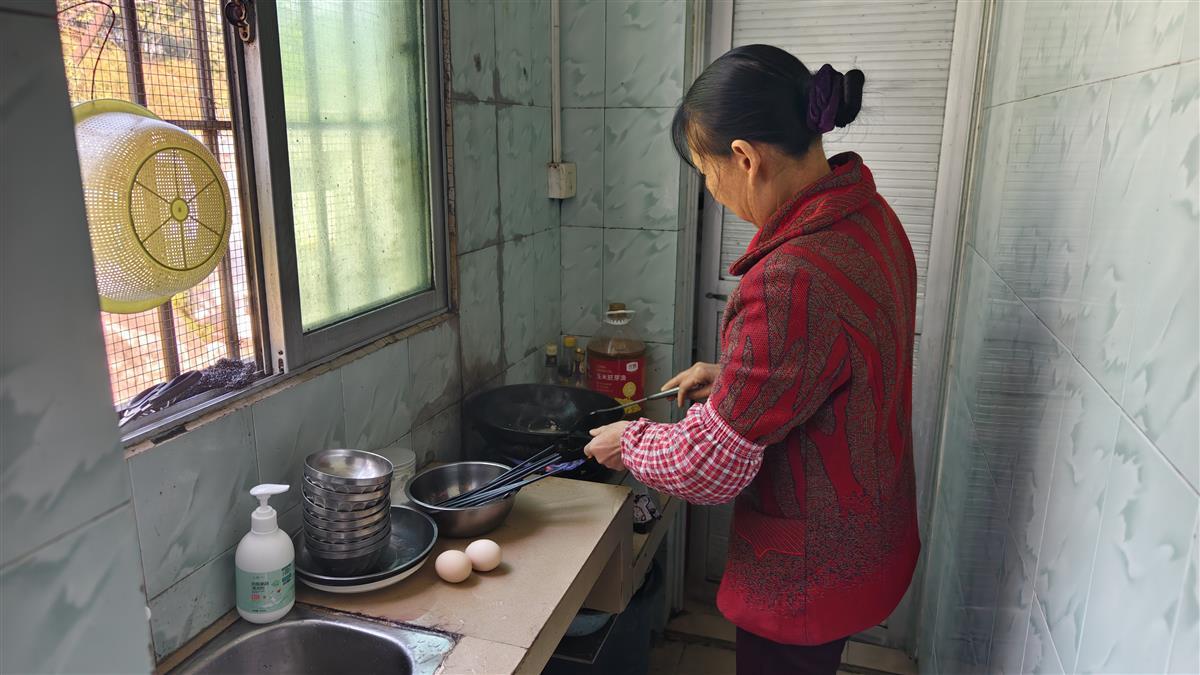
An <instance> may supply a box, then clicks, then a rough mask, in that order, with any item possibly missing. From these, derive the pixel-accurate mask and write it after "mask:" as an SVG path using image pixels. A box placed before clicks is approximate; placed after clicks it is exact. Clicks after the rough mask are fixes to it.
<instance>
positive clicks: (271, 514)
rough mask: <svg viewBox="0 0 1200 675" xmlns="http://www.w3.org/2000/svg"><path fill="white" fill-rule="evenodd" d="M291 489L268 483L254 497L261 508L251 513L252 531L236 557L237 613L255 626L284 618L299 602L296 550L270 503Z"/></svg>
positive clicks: (239, 544) (260, 486) (258, 489)
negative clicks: (295, 562)
mask: <svg viewBox="0 0 1200 675" xmlns="http://www.w3.org/2000/svg"><path fill="white" fill-rule="evenodd" d="M287 490H288V486H286V485H275V484H272V483H265V484H263V485H256V486H255V487H254V488H253V489H251V490H250V494H252V495H254V496H255V497H257V498H258V508H257V509H254V512H253V513H251V514H250V531H249V532H247V533H246V536H244V537H242V541H241V542H240V543H238V547H237V553H235V554H234V566H235V567H236V568H237V574H236V585H237V611H238V614H240V615H242V618H243V619H245V620H247V621H249V622H251V623H271V622H272V621H277V620H279V619H282V618H283V616H284V615H285V614H287V613H288V611H289V610H291V609H292V605H293V604H294V603H295V602H296V574H295V570H294V568H293V562H294V561H295V559H296V551H295V549H294V548H293V547H292V539H291V537H288V535H287V533H286V532H284V531H283V530H280V529H279V523H278V522H277V519H276V515H275V509H273V508H271V507H270V506H269V505H268V504H267V500H268V499H269V498H270V497H271V495H277V494H282V493H284V492H287Z"/></svg>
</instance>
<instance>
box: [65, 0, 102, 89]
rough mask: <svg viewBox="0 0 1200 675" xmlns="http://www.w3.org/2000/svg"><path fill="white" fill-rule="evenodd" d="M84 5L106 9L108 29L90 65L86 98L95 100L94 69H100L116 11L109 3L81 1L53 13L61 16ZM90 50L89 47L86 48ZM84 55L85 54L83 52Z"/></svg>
mask: <svg viewBox="0 0 1200 675" xmlns="http://www.w3.org/2000/svg"><path fill="white" fill-rule="evenodd" d="M84 5H101V6H103V7H105V8H107V9H108V29H107V30H105V31H104V39H103V40H102V41H101V42H100V49H99V50H97V51H96V62H95V63H93V64H92V84H91V91H90V92H89V94H88V98H92V99H94V98H96V69H97V68H99V67H100V58H101V57H103V56H104V48H105V47H107V46H108V38H109V37H110V36H112V31H113V26H115V25H116V23H117V10H116V9H115V8H113V6H112V5H111V4H110V3H107V2H104V0H81V1H80V2H76V3H74V4H72V5H67V6H66V7H63V8H62V9H60V10H58V11H57V12H55V16H61V15H62V14H63V13H64V12H69V11H71V10H73V9H76V8H78V7H82V6H84ZM88 49H89V50H90V49H91V45H89V46H88ZM84 53H85V54H86V53H87V52H84Z"/></svg>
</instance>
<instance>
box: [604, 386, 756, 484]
mask: <svg viewBox="0 0 1200 675" xmlns="http://www.w3.org/2000/svg"><path fill="white" fill-rule="evenodd" d="M764 449H766V446H763V445H759V444H757V443H753V442H751V441H748V440H746V439H745V438H742V437H741V436H739V435H738V434H737V432H735V431H734V430H733V429H732V428H730V426H729V425H728V424H726V423H725V420H723V419H721V417H720V416H719V415H718V414H717V412H716V411H715V410H713V408H712V407H711V406H710V405H709V403H708V402H705V403H703V404H701V405H694V406H692V407H691V409H690V410H688V414H687V417H685V418H684V420H683V421H682V422H680V423H678V424H658V423H655V422H651V421H649V420H646V419H639V420H636V421H634V422H632V423H630V425H629V426H628V427H626V428H625V433H623V434H622V435H621V460H622V461H623V462H624V463H625V466H626V467H627V468H628V469H629V471H630V473H632V474H633V476H634V478H637V479H638V480H640V481H641V482H642V483H644V484H646V485H647V486H648V487H651V488H654V489H655V490H658V491H660V492H665V493H667V494H670V495H674V496H676V497H680V498H682V499H684V500H685V501H687V502H689V503H691V504H724V503H726V502H729V501H732V500H733V498H734V497H737V496H738V493H740V492H741V491H742V490H744V489H745V488H746V486H747V485H749V484H750V481H752V480H754V476H755V475H757V474H758V469H759V467H760V466H761V465H762V455H763V450H764Z"/></svg>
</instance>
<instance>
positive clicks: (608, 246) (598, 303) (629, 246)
mask: <svg viewBox="0 0 1200 675" xmlns="http://www.w3.org/2000/svg"><path fill="white" fill-rule="evenodd" d="M687 7H688V3H687V2H684V0H620V1H617V0H609V1H607V2H605V1H604V0H563V2H562V27H563V28H562V31H563V33H562V83H563V106H564V110H563V158H564V160H565V161H569V162H575V163H576V169H577V172H578V179H579V185H578V193H577V194H576V196H575V198H573V199H569V200H566V201H564V202H563V204H562V332H563V333H565V334H570V335H578V336H583V337H585V338H586V337H588V336H591V335H594V334H595V332H596V330H597V329H598V328H599V326H600V321H601V318H602V317H603V313H604V309H605V307H606V306H607V304H608V303H610V302H624V303H626V305H628V306H629V307H630V309H634V310H636V311H637V313H638V314H637V318H636V319H635V327H636V329H637V331H638V333H639V334H640V335H641V337H642V339H644V340H646V341H647V343H648V348H647V352H648V353H647V367H648V373H647V388H648V389H649V390H651V391H653V390H656V389H657V388H658V386H659V385H661V384H662V383H663V382H664V381H666V379H667V378H668V377H670V375H671V374H672V373H673V369H674V365H673V361H674V358H675V349H676V346H675V344H674V341H675V306H676V303H677V302H691V301H692V299H691V298H690V297H688V298H682V299H677V298H676V297H675V293H676V258H677V250H678V247H679V244H680V236H681V234H682V232H681V223H680V214H679V190H680V160H679V157H678V155H677V154H676V153H675V150H674V148H673V147H672V145H671V138H670V125H671V115H672V114H673V113H674V107H675V106H676V105H678V103H679V101H680V99H682V97H683V82H684V57H685V42H686V41H685V27H686V19H687ZM687 351H689V353H690V346H689V347H687ZM650 412H651V414H652V415H654V416H655V417H660V418H662V417H665V416H666V415H667V414H668V413H667V404H666V403H664V402H659V403H655V404H651V408H650Z"/></svg>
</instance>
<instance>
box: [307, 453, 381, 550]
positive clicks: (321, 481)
mask: <svg viewBox="0 0 1200 675" xmlns="http://www.w3.org/2000/svg"><path fill="white" fill-rule="evenodd" d="M303 486H304V487H303V492H304V543H305V546H306V547H307V548H308V551H309V553H310V554H311V556H312V557H313V559H314V560H316V561H317V562H318V563H319V564H320V565H322V566H323V567H325V568H326V569H327V570H328V571H329V572H331V573H335V574H359V573H361V572H363V571H364V570H369V569H370V568H371V566H372V565H374V564H375V562H376V561H377V560H378V559H379V556H380V554H381V553H382V552H383V551H384V550H385V549H386V548H387V546H388V542H389V539H390V537H391V533H392V518H391V506H392V504H391V498H390V494H391V489H392V463H391V462H390V461H388V459H387V458H386V457H381V456H379V455H376V454H375V453H373V452H365V451H363V450H322V451H320V452H314V453H313V454H311V455H309V456H308V457H306V458H305V459H304V481H303Z"/></svg>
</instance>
